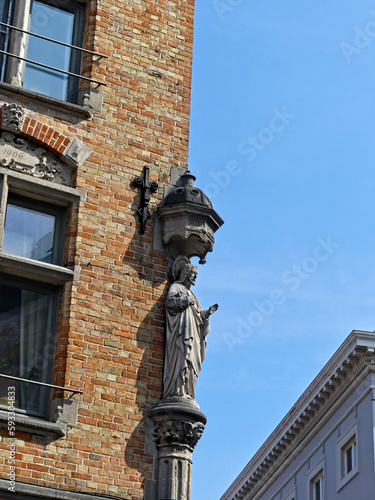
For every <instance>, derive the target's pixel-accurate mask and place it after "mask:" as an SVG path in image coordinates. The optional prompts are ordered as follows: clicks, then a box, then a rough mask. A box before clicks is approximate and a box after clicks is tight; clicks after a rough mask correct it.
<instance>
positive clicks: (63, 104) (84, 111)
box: [0, 82, 93, 118]
mask: <svg viewBox="0 0 375 500" xmlns="http://www.w3.org/2000/svg"><path fill="white" fill-rule="evenodd" d="M0 89H1V90H2V91H3V92H4V93H7V94H8V95H14V94H20V95H23V96H26V97H29V98H30V99H33V100H34V101H37V102H41V103H42V104H45V105H47V106H48V107H50V108H54V109H57V110H61V111H65V112H66V113H70V114H71V113H74V114H75V115H78V116H82V117H84V118H91V117H92V115H93V110H92V109H90V108H87V107H85V106H79V105H78V104H73V103H71V102H67V101H62V100H60V99H56V98H54V97H49V96H47V95H44V94H39V92H34V91H33V90H27V89H24V88H23V87H17V86H16V85H11V84H10V83H5V82H0Z"/></svg>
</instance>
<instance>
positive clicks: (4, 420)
mask: <svg viewBox="0 0 375 500" xmlns="http://www.w3.org/2000/svg"><path fill="white" fill-rule="evenodd" d="M8 417H9V413H8V412H7V411H3V410H0V427H6V428H7V427H8ZM15 425H16V432H17V431H23V432H30V433H36V434H49V435H53V436H58V437H63V436H65V434H66V427H67V426H66V424H64V423H56V422H48V421H47V420H42V419H39V418H35V417H29V416H27V415H20V414H18V413H16V421H15Z"/></svg>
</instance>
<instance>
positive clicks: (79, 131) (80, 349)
mask: <svg viewBox="0 0 375 500" xmlns="http://www.w3.org/2000/svg"><path fill="white" fill-rule="evenodd" d="M193 16H194V1H193V0H153V1H152V2H151V1H149V0H147V1H145V0H137V1H135V0H126V1H125V0H122V1H119V0H114V1H113V0H100V1H99V0H98V1H94V0H89V1H88V4H87V20H86V30H85V45H84V46H85V47H86V48H88V49H90V50H95V51H98V52H101V53H103V54H105V55H108V59H101V60H97V59H98V58H97V57H95V56H91V55H89V54H86V55H85V56H84V57H83V74H84V75H85V76H89V77H92V78H94V79H97V80H102V81H104V82H105V83H106V84H107V86H106V87H102V90H103V108H102V111H101V112H99V111H94V113H93V116H92V118H89V119H87V118H83V117H82V115H80V116H78V115H75V114H74V111H72V110H71V109H67V110H64V109H62V108H60V110H58V109H59V108H56V107H51V106H50V105H49V104H48V102H47V101H45V102H43V101H40V100H34V99H32V98H30V99H29V98H27V97H25V96H21V95H20V94H17V93H15V94H14V95H10V94H9V92H7V95H2V94H1V91H0V100H1V103H2V102H18V103H20V104H22V105H23V106H24V107H25V108H26V119H25V122H24V125H23V130H22V135H23V136H24V137H27V138H29V139H30V140H32V141H34V142H36V143H38V144H41V145H42V146H43V147H45V148H47V149H49V150H50V151H52V152H53V153H54V154H56V155H57V156H60V155H61V154H63V153H64V151H65V150H66V148H67V146H68V145H69V143H70V141H71V139H72V138H73V137H77V138H78V139H80V140H81V141H83V142H84V143H85V144H87V145H88V146H89V147H90V148H91V149H92V153H91V155H90V156H89V158H88V159H87V160H86V161H85V162H84V164H83V165H81V166H80V167H79V168H78V170H77V173H76V178H75V185H76V187H77V188H80V189H82V190H83V191H85V192H86V194H87V196H86V199H85V200H83V201H82V202H81V203H80V205H79V207H78V206H77V205H73V207H72V208H71V210H70V212H69V214H68V227H67V240H66V248H65V257H64V259H65V263H66V264H69V265H71V264H73V263H74V264H75V266H76V267H77V268H79V279H78V280H77V281H74V282H73V283H70V284H67V285H65V286H64V290H63V294H62V298H61V301H60V311H59V322H58V331H57V339H56V359H55V372H54V379H53V383H54V384H58V385H65V386H67V387H73V388H77V389H80V390H82V391H83V394H82V395H75V396H74V399H75V400H78V401H79V410H78V423H77V425H76V426H69V428H68V432H67V435H66V436H65V437H63V438H61V439H56V438H54V439H52V438H50V437H44V436H41V435H38V434H36V433H34V434H33V433H31V434H27V433H24V432H22V433H21V432H19V433H18V434H17V439H18V441H17V443H18V445H17V453H18V455H17V471H16V476H17V480H18V481H23V482H27V483H31V484H37V485H43V486H45V487H53V488H61V489H67V490H76V491H80V492H101V493H108V494H112V495H118V496H119V497H121V496H125V497H126V498H132V499H133V500H136V499H141V498H143V495H144V484H145V479H146V478H151V477H152V470H153V467H152V462H153V457H152V456H151V455H148V454H146V452H145V447H144V442H145V417H146V410H147V408H148V407H149V406H152V405H154V404H156V402H157V400H158V398H160V395H161V378H162V367H163V334H164V296H165V292H166V286H167V281H166V276H167V274H166V272H167V271H166V270H167V262H166V256H165V255H164V254H163V253H158V252H155V251H153V250H152V246H151V221H150V222H148V224H147V227H146V232H145V234H144V235H140V234H139V222H138V218H137V215H136V210H137V208H138V203H139V192H138V190H137V188H136V187H134V186H133V185H132V180H133V179H134V177H135V176H137V175H140V174H141V172H142V170H143V166H144V165H145V164H148V165H149V166H150V175H151V178H152V180H156V181H157V182H158V183H159V186H160V188H159V190H158V192H157V193H155V194H153V196H152V200H151V210H153V209H154V208H155V206H156V205H157V204H158V203H159V202H160V201H161V198H162V186H163V183H165V182H167V180H168V178H169V169H170V167H171V166H180V167H186V166H187V160H188V158H187V156H188V139H189V113H190V89H191V64H192V40H193ZM88 86H90V84H87V83H86V82H84V83H82V87H83V88H84V87H86V88H87V87H88ZM93 87H95V85H93ZM1 103H0V104H1ZM57 396H58V397H61V392H60V393H58V391H57V392H56V397H57ZM0 439H1V441H0V450H1V456H0V473H1V477H4V478H5V477H7V473H8V471H9V466H8V464H7V456H8V451H7V450H8V449H7V439H8V438H7V433H6V432H5V431H4V430H3V429H2V430H0Z"/></svg>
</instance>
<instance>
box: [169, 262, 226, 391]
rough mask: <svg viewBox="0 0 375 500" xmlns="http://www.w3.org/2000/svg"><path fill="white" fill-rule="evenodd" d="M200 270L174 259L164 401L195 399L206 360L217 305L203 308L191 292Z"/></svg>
mask: <svg viewBox="0 0 375 500" xmlns="http://www.w3.org/2000/svg"><path fill="white" fill-rule="evenodd" d="M197 274H198V268H197V267H196V266H195V265H194V264H191V263H190V261H189V259H188V258H187V257H185V256H179V257H177V259H176V260H175V262H174V264H173V269H172V275H173V278H174V280H175V281H174V283H173V284H172V285H171V287H170V289H169V291H168V294H167V299H166V347H165V361H164V377H163V382H164V389H163V398H167V397H171V396H183V397H187V398H192V399H195V395H194V394H195V387H196V384H197V379H198V375H199V373H200V371H201V364H202V361H203V360H204V357H205V348H206V336H207V334H208V332H209V331H210V322H209V317H210V316H211V314H213V313H214V312H215V311H216V310H217V308H218V305H217V304H215V305H213V306H211V307H210V308H209V309H208V310H204V309H202V308H201V306H200V304H199V302H198V300H197V298H196V297H195V295H194V294H193V292H192V291H191V290H190V288H191V286H192V285H194V284H195V280H196V277H197Z"/></svg>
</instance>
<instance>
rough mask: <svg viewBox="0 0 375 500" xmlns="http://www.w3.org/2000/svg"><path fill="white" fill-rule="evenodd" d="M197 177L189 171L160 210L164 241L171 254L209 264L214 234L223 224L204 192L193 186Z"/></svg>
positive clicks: (158, 214) (158, 210) (166, 198)
mask: <svg viewBox="0 0 375 500" xmlns="http://www.w3.org/2000/svg"><path fill="white" fill-rule="evenodd" d="M195 179H196V178H195V176H194V175H192V174H191V172H190V171H189V170H187V171H186V172H185V173H184V175H182V176H181V177H180V178H179V180H178V181H177V182H176V185H175V186H174V187H173V189H172V190H171V191H170V192H169V193H168V194H167V195H166V196H165V197H164V199H163V202H162V204H161V206H160V207H159V208H158V209H157V216H158V218H159V220H160V221H161V224H162V238H163V242H164V245H165V247H166V249H167V251H168V253H169V255H170V256H171V257H172V258H173V259H175V258H176V257H177V256H179V255H185V256H186V257H188V258H190V257H199V258H200V263H201V264H203V263H204V262H205V261H206V259H205V258H206V255H207V253H208V252H212V249H213V245H214V242H215V238H214V233H215V231H217V229H219V227H220V226H222V225H223V224H224V221H223V220H222V219H221V217H220V216H219V215H218V214H217V213H216V212H215V210H214V209H213V207H212V203H211V202H210V200H209V199H208V197H207V196H206V195H205V194H204V192H203V191H201V190H200V189H198V188H197V187H195V186H194V181H195Z"/></svg>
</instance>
